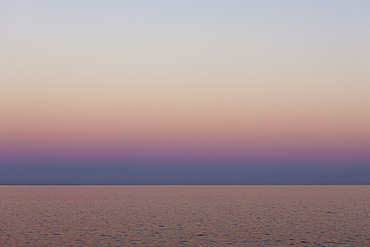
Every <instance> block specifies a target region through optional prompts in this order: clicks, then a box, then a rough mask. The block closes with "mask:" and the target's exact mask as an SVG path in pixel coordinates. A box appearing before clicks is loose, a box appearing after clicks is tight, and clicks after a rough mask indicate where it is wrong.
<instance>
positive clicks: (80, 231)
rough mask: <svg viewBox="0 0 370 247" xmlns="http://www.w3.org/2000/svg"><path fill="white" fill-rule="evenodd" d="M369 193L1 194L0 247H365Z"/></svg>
mask: <svg viewBox="0 0 370 247" xmlns="http://www.w3.org/2000/svg"><path fill="white" fill-rule="evenodd" d="M369 214H370V186H368V185H365V186H347V185H346V186H327V185H326V186H312V185H309V186H302V185H301V186H292V185H289V186H274V185H270V186H255V185H254V186H253V185H251V186H249V185H246V186H243V185H242V186H240V185H239V186H229V185H228V186H180V185H177V186H137V185H136V186H127V185H123V186H0V246H86V245H92V246H181V245H188V246H207V245H214V246H225V245H234V246H266V245H273V246H285V245H296V246H338V245H340V246H370V217H369Z"/></svg>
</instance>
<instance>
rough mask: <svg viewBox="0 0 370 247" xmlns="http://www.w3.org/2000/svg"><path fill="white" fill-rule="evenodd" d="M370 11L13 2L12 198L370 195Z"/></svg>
mask: <svg viewBox="0 0 370 247" xmlns="http://www.w3.org/2000/svg"><path fill="white" fill-rule="evenodd" d="M369 13H370V2H369V1H342V0H336V1H315V0H313V1H263V0H262V1H244V0H243V1H237V0H230V1H218V0H212V1H208V0H200V1H192V0H189V1H175V0H174V1H157V0H153V1H144V0H137V1H84V0H81V1H18V0H14V1H0V184H370V127H369V126H370V46H369V44H370V17H369Z"/></svg>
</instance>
